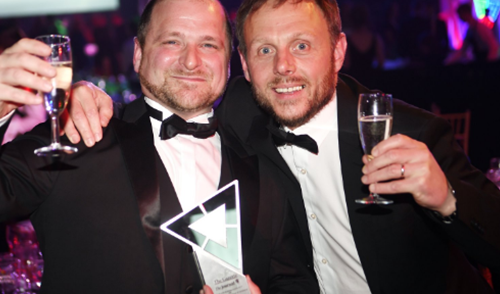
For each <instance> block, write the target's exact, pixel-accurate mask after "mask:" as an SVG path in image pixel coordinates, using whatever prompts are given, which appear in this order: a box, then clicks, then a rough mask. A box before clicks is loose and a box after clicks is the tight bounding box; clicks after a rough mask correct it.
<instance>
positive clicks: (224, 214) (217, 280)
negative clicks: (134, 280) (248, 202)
mask: <svg viewBox="0 0 500 294" xmlns="http://www.w3.org/2000/svg"><path fill="white" fill-rule="evenodd" d="M160 228H161V229H162V230H163V231H165V232H167V233H168V234H170V235H172V236H174V237H176V238H178V239H179V240H181V241H183V242H185V243H187V244H189V245H191V246H192V247H193V251H194V253H193V254H194V257H195V260H196V264H197V265H198V270H199V273H200V276H201V280H202V282H203V283H204V284H207V285H209V286H210V288H212V291H213V292H214V294H247V293H248V294H250V290H249V288H248V285H247V282H246V279H245V276H244V275H243V260H242V251H241V223H240V193H239V186H238V181H237V180H235V181H233V182H231V183H229V184H228V185H226V186H225V187H223V188H221V189H220V190H218V191H217V192H215V193H214V194H213V195H211V196H209V197H207V198H206V199H205V200H204V201H202V203H200V204H199V205H198V206H196V207H195V208H193V209H191V210H188V211H185V212H182V213H181V214H179V215H177V216H175V217H174V218H172V219H170V220H169V221H167V222H166V223H164V224H162V225H161V226H160Z"/></svg>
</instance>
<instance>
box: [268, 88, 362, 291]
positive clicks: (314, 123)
mask: <svg viewBox="0 0 500 294" xmlns="http://www.w3.org/2000/svg"><path fill="white" fill-rule="evenodd" d="M285 130H286V131H290V130H289V129H288V128H285ZM292 133H294V134H296V135H303V134H307V135H309V136H311V137H312V138H313V139H314V140H315V141H316V143H317V144H318V147H319V153H318V154H317V155H316V154H313V153H311V152H309V151H307V150H306V149H303V148H300V147H297V146H293V145H284V146H282V147H278V150H279V152H280V153H281V155H282V156H283V158H284V160H285V161H286V163H287V164H288V166H289V167H290V169H291V171H292V172H293V174H294V175H295V177H296V178H297V180H298V181H299V183H300V186H301V189H302V195H303V198H304V204H305V208H306V213H307V219H308V224H309V230H310V233H311V241H312V245H313V258H314V269H315V270H316V274H317V276H318V280H319V283H320V289H321V292H322V293H327V294H336V293H339V294H361V293H363V294H365V293H370V289H369V288H368V283H367V282H366V277H365V273H364V271H363V268H362V266H361V262H360V259H359V255H358V251H357V249H356V245H355V243H354V239H353V236H352V231H351V225H350V222H349V214H348V211H347V204H346V199H345V192H344V186H343V181H342V170H341V162H340V152H339V140H338V133H339V132H338V122H337V97H336V96H335V97H334V99H332V101H331V102H330V103H329V104H328V105H327V106H325V108H324V109H323V110H321V111H320V112H319V113H318V114H317V115H316V116H315V117H314V118H313V119H311V120H310V121H309V122H308V123H306V124H305V125H302V126H300V127H298V128H296V129H295V130H293V131H292ZM360 181H361V179H360Z"/></svg>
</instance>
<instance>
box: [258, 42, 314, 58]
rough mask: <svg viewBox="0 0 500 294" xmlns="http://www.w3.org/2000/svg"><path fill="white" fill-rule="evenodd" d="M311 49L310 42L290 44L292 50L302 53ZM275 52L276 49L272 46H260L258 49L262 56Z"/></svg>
mask: <svg viewBox="0 0 500 294" xmlns="http://www.w3.org/2000/svg"><path fill="white" fill-rule="evenodd" d="M309 49H310V46H309V44H308V43H305V42H297V43H296V44H292V45H291V46H290V50H291V52H294V53H300V54H303V53H306V52H308V51H309ZM275 52H276V50H275V48H274V47H272V46H264V47H260V48H259V50H258V54H259V55H261V56H267V55H270V54H274V53H275Z"/></svg>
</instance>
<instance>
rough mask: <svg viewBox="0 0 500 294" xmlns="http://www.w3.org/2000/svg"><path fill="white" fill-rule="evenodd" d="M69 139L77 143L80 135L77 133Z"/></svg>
mask: <svg viewBox="0 0 500 294" xmlns="http://www.w3.org/2000/svg"><path fill="white" fill-rule="evenodd" d="M69 140H70V141H71V143H73V144H75V143H77V142H78V136H76V135H75V136H71V137H70V138H69Z"/></svg>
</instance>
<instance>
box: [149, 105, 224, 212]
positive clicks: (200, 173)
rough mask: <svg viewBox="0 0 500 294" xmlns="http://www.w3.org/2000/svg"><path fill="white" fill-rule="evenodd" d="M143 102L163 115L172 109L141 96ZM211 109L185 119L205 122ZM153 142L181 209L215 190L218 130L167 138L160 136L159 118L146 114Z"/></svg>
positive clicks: (218, 173)
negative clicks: (200, 135)
mask: <svg viewBox="0 0 500 294" xmlns="http://www.w3.org/2000/svg"><path fill="white" fill-rule="evenodd" d="M145 100H146V103H148V104H149V105H150V106H151V107H153V108H155V109H157V110H159V111H161V112H162V113H163V119H166V118H168V117H169V116H171V115H172V112H171V111H169V110H168V109H166V108H165V107H163V106H162V105H161V104H159V103H158V102H156V101H154V100H152V99H150V98H147V97H145ZM213 115H214V112H213V110H212V111H211V112H209V113H205V114H202V115H199V116H197V117H194V118H192V119H189V120H188V122H197V123H208V118H209V117H212V116H213ZM150 119H151V127H152V131H153V137H154V144H155V147H156V150H157V151H158V154H159V155H160V158H161V160H162V162H163V165H164V166H165V169H166V170H167V172H168V175H169V176H170V180H171V181H172V184H173V186H174V189H175V192H176V193H177V197H178V198H179V202H180V204H181V207H182V210H183V211H187V210H190V209H191V208H193V207H195V206H196V205H197V204H198V203H200V202H201V201H202V200H204V199H206V198H207V197H208V196H210V195H212V194H213V193H214V192H215V191H217V190H218V186H219V180H220V173H221V164H222V156H221V141H220V136H219V134H217V133H215V135H213V136H211V137H209V138H206V139H198V138H195V137H193V136H191V135H183V134H178V135H177V136H175V137H174V138H171V139H168V140H161V139H160V136H159V134H160V127H161V121H159V120H157V119H154V118H150Z"/></svg>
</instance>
